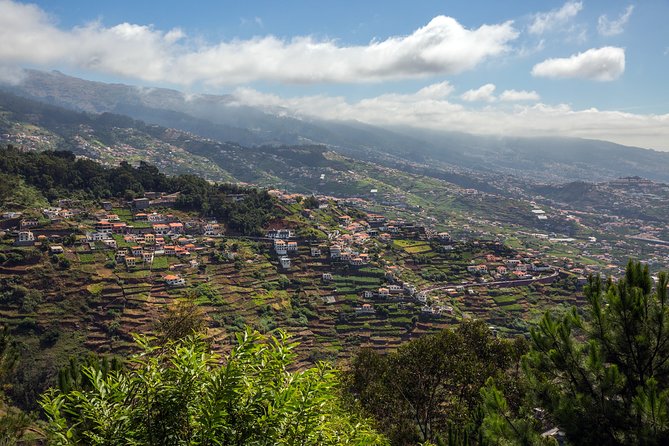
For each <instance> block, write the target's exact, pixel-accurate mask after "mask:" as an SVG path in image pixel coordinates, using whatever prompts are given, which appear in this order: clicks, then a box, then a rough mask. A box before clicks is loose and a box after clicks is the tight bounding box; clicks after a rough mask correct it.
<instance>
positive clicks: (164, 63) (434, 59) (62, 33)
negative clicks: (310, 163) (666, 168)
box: [0, 0, 669, 150]
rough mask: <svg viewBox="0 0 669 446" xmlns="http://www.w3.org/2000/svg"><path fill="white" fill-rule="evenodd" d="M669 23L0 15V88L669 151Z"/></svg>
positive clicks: (326, 10)
mask: <svg viewBox="0 0 669 446" xmlns="http://www.w3.org/2000/svg"><path fill="white" fill-rule="evenodd" d="M667 17H669V1H667V0H644V1H643V2H631V1H618V0H608V1H594V0H593V1H588V0H582V1H575V0H568V1H541V2H536V1H535V2H529V1H510V0H509V1H504V2H500V1H492V0H491V1H485V2H484V1H471V0H470V1H455V0H454V1H448V0H441V1H431V0H426V1H416V2H406V1H402V2H395V1H390V0H386V1H375V0H366V1H364V2H361V1H348V0H340V1H338V2H314V1H290V0H286V1H283V2H277V1H269V0H267V1H254V2H239V1H221V0H218V1H193V2H183V1H167V0H163V1H161V2H153V1H152V2H149V1H142V0H133V1H129V0H115V1H114V2H92V1H88V0H61V1H58V2H54V1H37V2H19V1H13V0H0V78H2V79H3V80H5V81H10V82H12V81H13V82H19V81H20V70H21V69H22V68H37V69H44V70H51V69H58V70H60V71H62V72H64V73H66V74H69V75H73V76H78V77H82V78H85V79H91V80H99V81H105V82H122V83H126V84H131V85H139V86H156V87H168V88H175V89H178V90H181V91H184V92H186V93H213V94H232V95H233V96H234V97H235V98H236V102H237V103H239V104H245V105H252V106H256V107H260V108H263V109H266V110H268V111H280V112H281V113H283V114H289V115H293V116H297V117H317V118H325V119H339V120H351V119H354V120H359V121H362V122H367V123H370V124H375V125H383V126H404V125H408V126H415V127H425V128H431V129H441V130H449V131H463V132H468V133H477V134H494V135H496V134H501V135H520V136H538V135H556V136H557V135H561V136H577V137H585V138H596V139H604V140H608V141H613V142H618V143H622V144H628V145H635V146H640V147H646V148H654V149H658V150H669V88H666V79H667V78H669V28H668V27H667V25H666V19H667Z"/></svg>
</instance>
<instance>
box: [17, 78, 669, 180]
mask: <svg viewBox="0 0 669 446" xmlns="http://www.w3.org/2000/svg"><path fill="white" fill-rule="evenodd" d="M4 88H5V89H7V90H10V91H12V92H14V93H16V94H20V95H23V96H25V97H28V98H32V99H36V100H39V101H42V102H47V103H50V104H54V105H58V106H62V107H66V108H69V109H72V110H77V111H85V112H93V113H102V112H111V113H118V114H123V115H127V116H130V117H132V118H134V119H139V120H142V121H144V122H146V123H150V124H157V125H161V126H163V127H168V128H176V129H180V130H183V131H187V132H191V133H194V134H196V135H199V136H201V137H205V138H211V139H214V140H217V141H222V142H234V143H238V144H241V145H244V146H262V145H274V146H281V145H303V144H307V145H309V144H322V145H326V146H328V147H330V148H333V149H335V150H336V151H338V152H340V153H343V154H346V155H347V156H352V157H355V158H358V159H363V160H372V161H379V160H383V161H384V162H397V161H406V162H409V163H414V162H415V163H420V164H423V165H434V166H438V167H439V168H444V169H446V170H449V169H452V168H455V169H456V170H457V169H465V172H466V171H472V170H474V171H481V172H487V173H491V172H498V173H502V174H508V175H513V176H517V177H520V178H525V179H528V180H531V181H535V182H543V183H564V182H570V181H605V180H609V179H613V178H617V177H621V176H629V175H638V176H641V177H645V178H650V179H653V180H658V181H666V182H669V153H666V152H658V151H653V150H647V149H640V148H637V147H627V146H622V145H619V144H614V143H610V142H605V141H598V140H587V139H579V138H563V137H557V136H556V137H542V138H518V137H494V136H479V135H470V134H466V133H457V132H447V131H435V130H425V129H417V128H406V127H395V128H381V127H376V126H372V125H368V124H363V123H360V122H356V121H346V122H342V121H325V120H319V119H306V118H305V119H297V118H294V117H290V116H287V115H286V113H285V111H282V110H280V109H279V110H275V111H273V112H268V111H265V110H260V109H258V108H254V107H249V106H244V105H240V104H238V103H237V102H236V100H235V98H234V97H233V96H231V95H204V94H203V95H186V94H184V93H181V92H179V91H176V90H170V89H165V88H142V87H133V86H129V85H123V84H106V83H102V82H92V81H87V80H83V79H78V78H75V77H71V76H67V75H64V74H62V73H60V72H56V71H54V72H48V73H47V72H42V71H35V70H28V71H26V76H25V79H24V80H23V82H22V83H21V84H20V85H18V86H4Z"/></svg>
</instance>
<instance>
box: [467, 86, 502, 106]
mask: <svg viewBox="0 0 669 446" xmlns="http://www.w3.org/2000/svg"><path fill="white" fill-rule="evenodd" d="M494 93H495V84H485V85H482V86H481V87H479V88H477V89H476V90H468V91H465V92H464V93H462V95H461V96H460V98H461V99H462V100H463V101H467V102H481V101H482V102H493V101H494V100H495V99H496V98H495V95H494Z"/></svg>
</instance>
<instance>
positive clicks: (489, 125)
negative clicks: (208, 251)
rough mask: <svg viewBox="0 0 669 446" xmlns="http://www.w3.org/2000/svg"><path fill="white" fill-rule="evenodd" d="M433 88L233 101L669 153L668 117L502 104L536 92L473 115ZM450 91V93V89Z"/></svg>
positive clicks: (250, 95) (510, 93)
mask: <svg viewBox="0 0 669 446" xmlns="http://www.w3.org/2000/svg"><path fill="white" fill-rule="evenodd" d="M435 85H436V86H428V87H425V88H423V89H421V90H419V91H418V92H416V93H408V94H396V93H393V94H383V95H380V96H376V97H371V98H365V99H362V100H360V101H349V100H347V99H346V98H344V97H341V96H326V95H318V96H299V97H290V98H283V97H280V96H277V95H274V94H266V93H262V92H259V91H257V90H254V89H251V88H238V89H237V90H235V92H234V96H235V98H236V101H237V103H238V104H244V105H250V106H254V107H260V108H262V109H265V110H267V111H271V112H277V111H281V113H283V114H288V115H291V116H296V117H302V118H308V117H316V118H321V119H336V120H350V119H356V120H359V121H362V122H366V123H369V124H374V125H382V126H395V125H398V126H413V127H417V128H429V129H437V130H448V131H461V132H466V133H474V134H487V135H510V136H555V135H561V136H573V137H581V138H593V139H603V140H606V141H613V142H617V143H620V144H627V145H634V146H639V147H647V148H655V149H662V150H669V143H668V142H667V141H669V114H665V115H638V114H633V113H625V112H620V111H602V110H597V109H595V108H590V109H584V110H574V109H572V108H571V107H570V106H568V105H566V104H559V105H554V106H551V105H546V104H543V103H534V104H525V105H521V104H509V103H505V102H502V101H503V100H504V97H505V96H506V97H507V100H508V99H510V98H513V99H514V100H520V99H523V100H534V99H535V97H538V94H536V92H527V91H515V90H506V91H504V92H503V93H502V94H501V95H500V96H499V99H500V102H497V103H496V104H493V105H487V106H486V107H484V108H483V109H473V108H469V107H467V106H465V105H463V104H459V103H456V102H453V101H451V100H449V98H448V97H447V95H442V94H438V95H430V94H426V93H425V92H426V91H430V90H435V91H438V90H442V89H444V85H442V84H435ZM447 85H448V84H447ZM446 89H447V90H449V93H450V86H449V87H446ZM535 95H536V96H535Z"/></svg>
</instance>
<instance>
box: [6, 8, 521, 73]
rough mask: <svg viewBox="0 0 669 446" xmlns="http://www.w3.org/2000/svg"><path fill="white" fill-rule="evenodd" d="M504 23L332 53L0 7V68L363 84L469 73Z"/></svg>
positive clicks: (507, 31) (506, 36)
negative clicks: (77, 22) (66, 24)
mask: <svg viewBox="0 0 669 446" xmlns="http://www.w3.org/2000/svg"><path fill="white" fill-rule="evenodd" d="M517 37H518V32H517V31H516V30H515V29H514V27H513V23H512V22H510V21H509V22H505V23H500V24H493V25H483V26H480V27H479V28H476V29H467V28H465V27H463V26H462V25H461V24H460V23H458V22H457V21H456V20H455V19H453V18H451V17H446V16H437V17H435V18H433V19H432V20H431V21H430V22H429V23H428V24H427V25H425V26H423V27H421V28H418V29H416V30H415V31H414V32H412V33H411V34H409V35H406V36H393V37H389V38H387V39H385V40H381V41H372V42H370V43H369V44H367V45H357V46H346V45H339V44H338V43H337V42H336V41H334V40H316V39H314V38H313V37H310V36H299V37H294V38H292V39H289V40H287V39H280V38H277V37H275V36H265V37H256V38H252V39H247V40H238V39H237V40H231V41H224V42H218V43H215V44H202V43H197V42H195V39H189V38H188V36H187V35H186V34H185V33H184V32H183V31H182V30H180V29H178V28H177V29H172V30H168V31H161V30H157V29H154V28H153V27H151V26H143V25H136V24H130V23H122V24H119V25H116V26H113V27H104V26H102V25H101V24H100V23H90V24H87V25H85V26H81V27H75V28H72V29H68V30H62V29H59V28H58V27H57V26H56V25H55V24H54V23H53V21H52V19H51V18H50V17H49V16H48V15H47V14H46V13H45V12H44V11H43V10H41V9H39V8H38V7H36V6H34V5H25V4H20V3H16V2H13V1H10V0H0V41H1V42H2V45H0V61H2V62H0V63H1V64H2V65H3V66H9V65H12V64H14V65H18V64H31V65H41V66H47V65H51V66H53V65H62V64H64V65H66V66H69V67H73V68H79V69H86V70H93V71H98V72H103V73H107V74H113V75H118V76H123V77H128V78H135V79H141V80H144V81H151V82H169V83H172V84H179V85H191V84H195V83H202V84H205V85H209V86H218V85H235V84H242V83H248V82H252V81H258V80H263V81H273V82H284V83H296V84H301V83H304V84H308V83H364V82H378V81H384V80H395V79H410V78H421V77H426V76H432V75H437V74H456V73H461V72H463V71H466V70H471V69H472V68H474V67H476V66H477V65H478V64H480V63H482V62H483V61H485V60H486V59H488V58H491V57H495V56H499V55H501V54H504V53H506V52H507V51H509V49H510V47H509V44H510V42H512V41H513V40H514V39H516V38H517Z"/></svg>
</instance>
